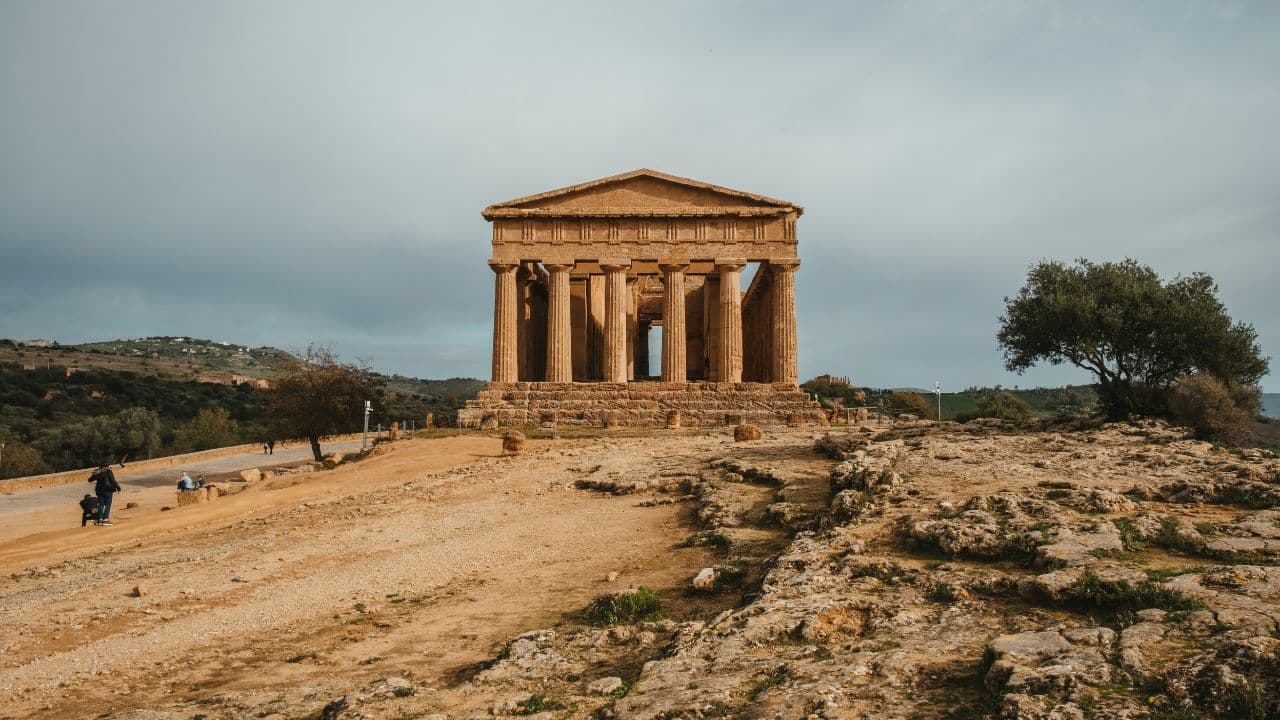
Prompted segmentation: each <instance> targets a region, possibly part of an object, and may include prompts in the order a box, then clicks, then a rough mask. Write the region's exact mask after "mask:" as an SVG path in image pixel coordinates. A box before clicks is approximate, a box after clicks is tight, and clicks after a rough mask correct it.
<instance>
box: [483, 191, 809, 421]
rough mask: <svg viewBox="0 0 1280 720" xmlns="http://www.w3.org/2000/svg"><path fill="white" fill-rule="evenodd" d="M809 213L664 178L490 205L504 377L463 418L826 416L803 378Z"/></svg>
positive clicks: (499, 368)
mask: <svg viewBox="0 0 1280 720" xmlns="http://www.w3.org/2000/svg"><path fill="white" fill-rule="evenodd" d="M803 212H804V209H803V208H801V207H799V206H797V205H795V204H793V203H790V202H787V201H785V200H775V199H773V198H769V197H765V196H763V195H754V194H751V193H746V192H741V191H739V190H730V189H729V188H724V187H719V186H716V185H710V184H708V183H703V182H698V181H695V180H689V179H686V178H680V177H675V176H672V175H666V174H664V173H660V172H655V171H653V170H635V171H633V172H629V173H624V174H622V175H614V176H612V177H607V178H602V179H600V180H594V181H591V182H588V183H583V184H581V185H574V186H571V187H566V188H561V189H559V190H551V191H548V192H544V193H539V194H537V195H530V196H528V197H522V198H518V199H515V200H509V201H507V202H503V203H498V204H496V205H490V206H489V207H487V208H485V210H484V213H483V214H484V217H485V219H486V220H488V221H490V222H491V223H493V257H492V259H490V260H489V267H490V268H491V269H492V270H493V272H494V310H493V382H492V383H491V384H490V385H489V387H488V388H486V389H485V390H483V391H481V392H480V395H479V397H478V398H477V399H475V400H472V401H469V402H468V403H467V407H466V408H464V409H463V410H461V411H460V412H459V415H458V418H459V422H460V424H462V425H463V426H472V427H474V426H479V425H481V424H482V423H483V424H493V423H495V422H496V423H497V424H499V425H536V424H540V423H545V422H548V421H555V422H559V423H579V424H593V425H598V424H605V425H609V424H616V425H650V426H656V425H663V424H665V423H667V422H669V421H671V420H673V419H674V418H676V417H677V416H678V418H679V421H680V422H681V423H682V424H686V425H720V424H725V423H732V422H737V421H738V420H740V419H745V420H749V421H752V422H757V423H783V422H786V423H790V424H797V423H819V422H823V415H822V412H821V410H820V409H819V408H818V407H817V405H815V404H813V403H812V402H811V401H810V400H809V399H808V396H807V395H806V394H805V393H804V392H802V391H800V389H799V387H798V385H797V381H798V378H797V371H796V298H795V272H796V269H797V268H798V267H799V266H800V260H799V258H798V256H797V252H796V246H797V243H796V221H797V220H798V219H799V217H800V215H801V213H803ZM744 272H748V273H750V282H749V283H748V284H747V287H746V289H745V291H744V290H743V287H742V285H743V278H744ZM657 334H660V342H661V348H662V349H661V355H660V357H661V363H660V367H656V368H655V367H651V363H650V359H649V358H650V347H651V342H656V341H657V339H656V338H655V337H654V336H655V335H657Z"/></svg>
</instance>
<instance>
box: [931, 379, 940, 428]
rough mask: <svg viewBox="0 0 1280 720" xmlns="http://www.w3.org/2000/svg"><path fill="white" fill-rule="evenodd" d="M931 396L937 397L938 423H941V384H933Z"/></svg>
mask: <svg viewBox="0 0 1280 720" xmlns="http://www.w3.org/2000/svg"><path fill="white" fill-rule="evenodd" d="M933 394H934V395H937V396H938V422H942V383H937V382H936V383H934V384H933Z"/></svg>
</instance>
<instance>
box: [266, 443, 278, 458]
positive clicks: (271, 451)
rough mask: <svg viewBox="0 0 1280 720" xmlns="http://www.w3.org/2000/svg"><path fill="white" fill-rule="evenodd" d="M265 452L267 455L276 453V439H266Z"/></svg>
mask: <svg viewBox="0 0 1280 720" xmlns="http://www.w3.org/2000/svg"><path fill="white" fill-rule="evenodd" d="M267 454H268V455H275V454H276V441H275V440H268V441H267Z"/></svg>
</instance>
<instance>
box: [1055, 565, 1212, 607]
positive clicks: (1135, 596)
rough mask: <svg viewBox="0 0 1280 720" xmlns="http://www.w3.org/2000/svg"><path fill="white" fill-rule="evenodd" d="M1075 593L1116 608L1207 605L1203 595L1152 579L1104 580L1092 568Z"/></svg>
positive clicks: (1094, 603)
mask: <svg viewBox="0 0 1280 720" xmlns="http://www.w3.org/2000/svg"><path fill="white" fill-rule="evenodd" d="M1071 595H1072V597H1073V598H1074V599H1075V600H1076V601H1077V602H1078V603H1080V604H1083V605H1088V606H1092V607H1097V608H1101V609H1104V610H1113V611H1122V610H1128V611H1138V610H1145V609H1147V608H1160V609H1161V610H1167V611H1170V612H1173V611H1180V610H1202V609H1204V603H1203V602H1202V601H1201V600H1200V598H1197V597H1195V596H1194V595H1187V594H1186V593H1182V592H1178V591H1177V590H1170V589H1169V588H1166V587H1164V586H1163V585H1160V584H1159V583H1156V582H1152V581H1150V580H1145V581H1142V582H1136V583H1128V582H1121V581H1115V580H1104V579H1102V578H1100V577H1098V576H1097V575H1095V574H1094V573H1092V572H1086V573H1085V574H1084V575H1083V576H1081V577H1080V579H1079V580H1077V581H1076V583H1075V585H1074V586H1072V588H1071Z"/></svg>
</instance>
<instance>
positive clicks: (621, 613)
mask: <svg viewBox="0 0 1280 720" xmlns="http://www.w3.org/2000/svg"><path fill="white" fill-rule="evenodd" d="M661 610H662V601H661V599H660V598H659V597H658V593H656V592H654V591H653V590H651V589H649V588H647V587H644V586H640V587H639V588H636V589H635V590H630V591H627V592H620V593H611V594H609V595H601V596H599V597H597V598H596V599H595V600H592V601H591V604H590V605H588V606H587V609H586V616H587V620H588V621H589V622H591V623H593V624H596V625H621V624H625V623H633V622H641V621H644V620H652V619H655V618H657V617H658V614H659V612H661Z"/></svg>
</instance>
